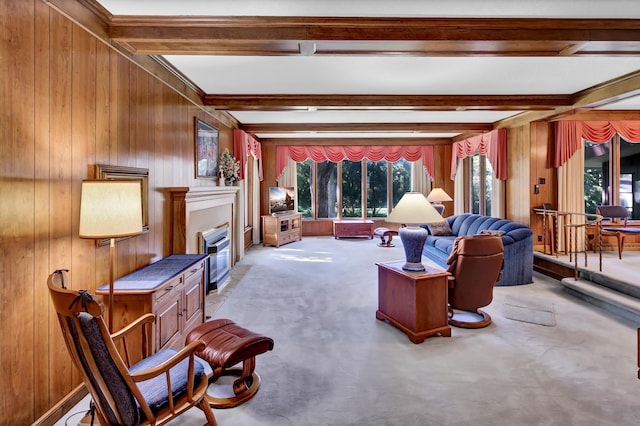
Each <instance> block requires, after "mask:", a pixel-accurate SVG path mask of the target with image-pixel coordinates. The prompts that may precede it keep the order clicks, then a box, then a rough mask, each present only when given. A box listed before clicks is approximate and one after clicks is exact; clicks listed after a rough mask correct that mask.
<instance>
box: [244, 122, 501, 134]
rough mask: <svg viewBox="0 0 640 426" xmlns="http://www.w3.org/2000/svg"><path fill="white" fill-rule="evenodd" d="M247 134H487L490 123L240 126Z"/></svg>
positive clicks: (280, 124)
mask: <svg viewBox="0 0 640 426" xmlns="http://www.w3.org/2000/svg"><path fill="white" fill-rule="evenodd" d="M240 128H241V129H242V130H244V131H245V132H247V133H253V134H255V133H288V132H411V131H413V132H420V133H459V132H487V131H490V130H492V129H493V125H492V124H488V123H254V124H243V125H241V126H240Z"/></svg>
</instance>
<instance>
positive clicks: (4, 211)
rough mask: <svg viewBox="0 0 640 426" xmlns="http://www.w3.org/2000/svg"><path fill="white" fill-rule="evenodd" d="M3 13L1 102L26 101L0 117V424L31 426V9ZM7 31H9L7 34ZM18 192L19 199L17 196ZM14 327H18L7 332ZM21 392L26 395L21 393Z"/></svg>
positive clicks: (6, 8)
mask: <svg viewBox="0 0 640 426" xmlns="http://www.w3.org/2000/svg"><path fill="white" fill-rule="evenodd" d="M12 6H13V7H12ZM0 13H2V16H3V17H6V16H11V17H12V19H11V21H12V22H11V23H5V22H3V37H2V38H1V40H0V43H1V44H0V57H2V58H3V73H2V78H1V79H0V80H2V82H1V83H0V84H1V85H2V86H0V88H1V89H2V90H1V91H0V96H2V98H1V99H0V101H2V103H3V106H4V105H6V104H9V102H12V101H14V102H15V100H20V101H22V100H24V102H21V103H20V105H18V106H17V107H16V109H15V110H13V111H11V112H10V111H7V112H9V114H7V113H6V112H5V111H3V112H2V113H1V114H2V115H1V116H0V117H1V118H2V119H1V120H0V126H1V130H0V136H1V137H2V141H1V142H0V170H2V177H1V178H0V196H1V197H2V200H3V201H2V203H1V204H0V219H2V222H1V223H2V227H0V241H2V245H1V246H0V273H2V276H3V278H4V279H3V282H4V283H5V285H6V287H5V288H4V289H3V290H4V291H3V292H2V294H1V295H0V306H2V308H3V309H1V310H0V321H1V322H0V324H1V325H0V327H2V333H1V335H0V343H2V345H3V348H10V350H4V349H3V350H2V351H1V353H0V368H2V376H1V377H2V385H3V391H4V392H3V397H2V398H0V401H1V402H0V418H2V417H4V415H6V414H9V413H14V414H13V415H14V416H15V417H17V418H18V422H17V423H21V422H22V423H29V420H30V416H31V413H30V411H31V410H32V409H33V406H34V395H33V389H34V373H33V363H34V353H33V342H34V330H33V327H34V324H33V321H34V319H33V318H32V317H29V316H26V317H25V316H24V313H25V311H26V312H29V314H32V313H33V312H32V310H33V308H34V300H33V297H34V293H35V290H36V289H35V288H34V286H33V265H34V261H35V259H34V255H33V247H34V228H33V221H34V217H35V216H34V188H33V184H32V183H33V177H34V164H33V155H34V142H35V141H34V128H35V123H34V122H33V110H34V99H33V95H34V85H35V81H34V79H35V78H34V55H33V47H32V46H33V44H34V42H35V41H34V22H33V4H32V2H29V3H27V2H24V3H21V4H19V5H18V4H12V5H9V4H6V2H3V4H2V5H0ZM14 18H15V19H14ZM16 21H17V22H16ZM7 25H10V26H9V27H8V28H7V27H6V26H7ZM9 32H10V33H9ZM9 34H11V37H9ZM9 58H10V59H9ZM25 98H27V99H25ZM5 102H6V103H5ZM3 109H4V108H3ZM14 188H17V189H19V190H20V193H18V194H16V193H14V191H13V189H14ZM10 324H11V325H15V327H13V326H12V327H8V325H10ZM17 354H18V356H16V355H17ZM23 388H24V389H25V392H26V393H27V394H26V395H22V393H21V391H22V389H23ZM23 396H24V398H23Z"/></svg>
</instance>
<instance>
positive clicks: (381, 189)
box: [367, 160, 389, 218]
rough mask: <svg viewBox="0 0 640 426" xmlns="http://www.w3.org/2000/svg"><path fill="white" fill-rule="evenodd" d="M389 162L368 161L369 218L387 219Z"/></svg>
mask: <svg viewBox="0 0 640 426" xmlns="http://www.w3.org/2000/svg"><path fill="white" fill-rule="evenodd" d="M388 173H389V166H388V162H387V161H384V160H383V161H377V162H373V161H368V160H367V217H368V218H374V217H387V210H388V209H387V198H388V197H387V175H388Z"/></svg>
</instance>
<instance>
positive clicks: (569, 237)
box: [533, 209, 602, 280]
mask: <svg viewBox="0 0 640 426" xmlns="http://www.w3.org/2000/svg"><path fill="white" fill-rule="evenodd" d="M533 211H534V212H535V213H536V214H538V215H541V216H542V241H543V252H544V253H545V254H552V255H555V256H556V257H558V251H559V249H558V247H559V245H560V244H559V243H560V236H561V235H562V237H563V241H562V242H563V247H562V248H563V251H564V253H565V254H568V255H569V262H573V276H574V279H576V280H577V279H578V253H579V252H580V251H582V252H584V266H585V267H586V266H587V262H588V257H587V251H588V249H589V246H590V241H589V240H590V238H589V237H590V236H592V237H593V244H596V245H597V251H596V247H594V251H596V252H597V253H598V258H599V270H600V272H602V216H600V215H598V214H591V213H574V212H565V211H558V210H548V209H533ZM561 221H562V226H561V225H560V222H561ZM549 222H551V223H550V224H549ZM549 226H551V227H553V228H549ZM588 226H593V227H594V229H595V230H596V233H595V235H591V234H589V233H588V232H587V227H588ZM581 228H583V229H584V249H583V250H580V251H579V250H578V234H579V229H581ZM548 229H552V230H553V232H552V240H551V241H550V242H549V247H550V251H549V253H547V230H548ZM560 229H562V234H561V233H560V232H559V231H560Z"/></svg>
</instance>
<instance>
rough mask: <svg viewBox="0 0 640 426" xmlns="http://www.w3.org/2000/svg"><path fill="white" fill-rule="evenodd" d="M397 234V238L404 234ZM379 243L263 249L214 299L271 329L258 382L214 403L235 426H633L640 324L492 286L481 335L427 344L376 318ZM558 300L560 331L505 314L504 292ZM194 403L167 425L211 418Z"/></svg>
mask: <svg viewBox="0 0 640 426" xmlns="http://www.w3.org/2000/svg"><path fill="white" fill-rule="evenodd" d="M394 242H395V240H394ZM376 244H377V241H376V240H366V239H341V240H335V239H333V238H332V237H305V238H304V239H303V240H302V241H300V242H296V243H292V244H288V245H285V246H281V247H280V248H273V247H261V246H258V247H254V248H252V249H251V250H249V251H248V252H247V253H246V256H245V258H244V259H242V261H241V262H239V263H238V265H237V266H236V268H234V276H233V277H232V282H231V283H230V284H228V287H225V289H223V290H222V291H221V292H220V293H221V294H220V295H217V296H209V298H211V299H213V298H214V297H217V298H218V299H223V300H222V302H221V303H208V305H207V306H208V309H214V310H215V312H208V314H210V315H212V316H213V317H214V318H230V319H232V320H234V321H235V322H237V323H238V324H240V325H242V326H244V327H246V328H249V329H251V330H253V331H256V332H260V333H263V334H266V335H268V336H270V337H272V338H273V339H274V341H275V348H274V350H273V351H272V352H268V353H265V354H263V355H260V356H259V357H258V358H257V371H258V372H259V374H260V375H261V377H262V388H261V390H260V391H259V392H258V394H257V395H256V396H255V397H254V398H253V399H252V400H251V401H249V402H248V403H246V404H244V405H241V406H239V407H236V408H233V409H228V410H214V412H215V415H216V417H217V419H218V424H219V425H221V426H231V425H243V426H244V425H247V426H250V425H251V426H254V425H258V426H259V425H277V426H281V425H295V426H306V425H314V426H316V425H320V426H322V425H327V426H329V425H376V426H378V425H380V426H382V425H385V426H386V425H390V426H392V425H402V426H411V425H416V426H422V425H637V424H640V410H638V409H637V406H638V393H639V391H640V380H638V379H637V376H636V372H637V366H636V355H637V352H636V330H635V328H633V327H632V326H631V325H630V324H628V323H625V322H624V321H622V320H619V319H617V318H614V317H611V316H610V314H607V313H606V312H604V311H601V310H599V309H598V308H595V307H592V306H591V305H588V304H585V303H584V302H581V301H579V300H577V299H574V298H572V297H571V296H569V295H567V294H565V293H564V291H563V289H562V286H560V284H559V283H558V282H556V281H554V280H550V279H547V278H546V277H543V276H541V275H538V274H535V283H534V284H530V285H525V286H517V287H496V288H495V290H494V301H493V303H492V304H491V305H489V306H488V307H487V308H485V310H486V311H487V312H488V313H489V314H490V315H491V317H492V318H493V323H492V324H491V325H490V326H489V327H487V328H484V329H478V330H465V329H457V328H454V329H453V330H452V337H450V338H444V337H431V338H428V339H427V340H426V341H425V342H424V343H422V344H420V345H414V344H412V343H411V342H410V341H409V340H408V338H407V337H406V335H404V334H403V333H402V332H401V331H399V330H398V329H396V328H394V327H392V326H391V325H389V324H387V323H385V322H381V321H378V320H376V319H375V311H376V309H377V268H376V266H375V262H377V261H389V260H397V259H402V258H403V257H404V253H403V251H402V247H401V245H400V241H398V244H397V246H396V247H394V248H381V247H377V245H376ZM512 295H517V296H520V297H532V298H536V299H538V300H543V301H545V302H546V303H551V304H552V305H553V307H554V309H555V320H556V326H555V327H545V326H542V325H539V324H533V323H528V322H522V321H514V320H512V319H508V318H506V317H505V316H504V314H503V304H504V300H505V298H506V297H508V296H512ZM203 421H204V417H203V416H202V414H201V413H200V412H199V410H197V409H193V410H191V411H190V412H189V413H187V414H186V415H185V416H182V417H181V419H180V420H176V421H174V422H172V423H171V424H172V425H174V426H176V425H194V424H201V423H202V422H203Z"/></svg>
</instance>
